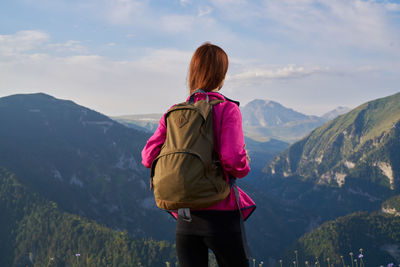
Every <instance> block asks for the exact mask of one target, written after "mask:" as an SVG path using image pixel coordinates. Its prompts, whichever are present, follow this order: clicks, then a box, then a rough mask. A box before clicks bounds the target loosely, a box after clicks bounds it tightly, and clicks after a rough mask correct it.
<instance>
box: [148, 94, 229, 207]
mask: <svg viewBox="0 0 400 267" xmlns="http://www.w3.org/2000/svg"><path fill="white" fill-rule="evenodd" d="M198 92H201V93H204V94H205V95H206V99H205V100H199V101H197V102H196V103H194V95H195V94H196V93H198ZM221 102H224V101H223V100H211V101H209V99H208V95H207V94H206V93H205V92H204V91H202V90H197V91H196V92H195V93H193V94H192V95H191V96H190V98H189V101H186V102H183V103H180V104H177V105H175V106H173V107H172V108H171V109H169V110H168V112H167V113H166V115H165V125H166V128H167V133H166V139H165V142H164V144H163V146H162V148H161V151H160V154H159V155H158V157H157V158H155V159H154V161H153V163H152V166H151V182H150V187H151V188H152V189H153V192H154V197H155V201H156V204H157V206H158V207H159V208H161V209H164V210H178V209H182V208H191V209H196V208H207V207H210V206H212V205H214V204H217V203H218V202H220V201H222V200H223V199H225V198H226V197H227V196H228V194H229V192H230V187H229V185H228V183H227V181H226V180H225V177H224V173H223V171H222V167H221V166H220V164H219V161H218V157H217V155H216V152H215V151H214V136H213V122H212V108H213V106H214V105H216V104H219V103H221Z"/></svg>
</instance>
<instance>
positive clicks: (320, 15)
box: [264, 0, 400, 49]
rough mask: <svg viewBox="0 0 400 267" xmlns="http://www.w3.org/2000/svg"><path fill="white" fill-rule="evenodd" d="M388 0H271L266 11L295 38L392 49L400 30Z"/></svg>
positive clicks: (266, 2) (332, 43)
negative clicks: (383, 0)
mask: <svg viewBox="0 0 400 267" xmlns="http://www.w3.org/2000/svg"><path fill="white" fill-rule="evenodd" d="M388 5H389V4H388V3H380V2H375V1H361V0H350V1H349V0H337V1H328V0H301V1H289V0H269V1H265V2H264V15H265V17H266V18H267V19H269V20H272V21H274V22H275V23H276V24H277V25H278V27H279V31H281V33H283V34H285V35H286V36H287V37H288V38H290V37H292V38H290V39H292V40H303V41H304V42H310V43H312V44H314V45H321V44H323V45H325V46H328V47H332V46H333V45H334V46H336V47H337V46H351V47H358V48H365V49H382V48H384V49H390V44H392V43H393V42H395V43H398V41H399V40H400V38H399V37H400V35H399V32H398V31H397V30H396V28H393V27H392V26H391V24H390V22H389V20H388V17H387V10H386V9H387V7H388Z"/></svg>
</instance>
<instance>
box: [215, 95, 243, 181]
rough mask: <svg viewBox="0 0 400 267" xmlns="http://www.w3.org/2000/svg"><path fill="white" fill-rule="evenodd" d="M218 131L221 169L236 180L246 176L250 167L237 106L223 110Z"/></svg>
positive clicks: (230, 105) (231, 105)
mask: <svg viewBox="0 0 400 267" xmlns="http://www.w3.org/2000/svg"><path fill="white" fill-rule="evenodd" d="M220 131H221V133H220V140H219V144H220V145H219V150H220V161H221V164H222V168H223V169H224V170H225V171H226V172H228V173H230V174H232V175H233V176H235V177H237V178H242V177H244V176H246V175H247V174H248V173H249V171H250V166H249V162H248V161H247V158H246V156H247V152H246V150H245V148H244V137H243V129H242V115H241V113H240V109H239V107H238V106H237V105H235V104H233V103H232V104H229V105H227V106H226V107H225V108H224V110H223V113H222V120H221V130H220Z"/></svg>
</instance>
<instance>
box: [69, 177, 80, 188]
mask: <svg viewBox="0 0 400 267" xmlns="http://www.w3.org/2000/svg"><path fill="white" fill-rule="evenodd" d="M69 183H70V184H75V185H77V186H79V187H83V182H82V181H81V180H79V179H78V177H77V176H76V174H74V175H72V177H71V179H70V180H69Z"/></svg>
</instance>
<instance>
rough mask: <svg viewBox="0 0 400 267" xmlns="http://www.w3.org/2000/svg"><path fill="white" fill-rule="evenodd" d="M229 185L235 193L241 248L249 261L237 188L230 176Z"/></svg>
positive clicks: (234, 180)
mask: <svg viewBox="0 0 400 267" xmlns="http://www.w3.org/2000/svg"><path fill="white" fill-rule="evenodd" d="M229 185H231V186H232V188H233V191H234V192H235V198H236V205H237V207H238V210H239V213H240V232H241V234H242V242H243V248H244V252H245V255H246V258H247V259H248V260H250V259H252V257H251V253H250V248H249V244H248V243H247V237H246V231H245V229H244V219H243V213H242V210H241V209H240V201H239V198H240V195H239V189H238V186H237V184H236V177H233V176H231V175H230V177H229Z"/></svg>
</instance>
